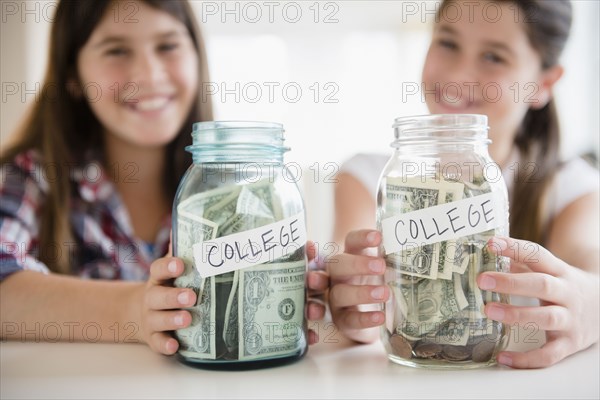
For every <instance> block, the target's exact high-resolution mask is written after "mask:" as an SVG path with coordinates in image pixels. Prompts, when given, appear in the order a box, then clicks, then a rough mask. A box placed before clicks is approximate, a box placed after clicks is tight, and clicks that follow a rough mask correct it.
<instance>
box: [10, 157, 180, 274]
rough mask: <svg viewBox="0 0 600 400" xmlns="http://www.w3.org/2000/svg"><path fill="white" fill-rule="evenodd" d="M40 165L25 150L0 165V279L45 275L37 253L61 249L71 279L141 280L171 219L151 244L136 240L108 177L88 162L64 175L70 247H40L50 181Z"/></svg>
mask: <svg viewBox="0 0 600 400" xmlns="http://www.w3.org/2000/svg"><path fill="white" fill-rule="evenodd" d="M42 165H43V164H42V159H41V157H40V155H39V153H37V152H36V151H33V150H30V151H27V152H24V153H22V154H20V155H18V156H17V157H16V158H15V159H14V161H13V162H12V163H9V164H4V165H2V166H0V280H2V279H4V278H6V277H7V276H8V275H10V274H12V273H13V272H16V271H19V270H22V269H28V270H35V271H40V272H44V273H48V272H49V271H48V268H47V266H46V265H44V264H43V263H42V262H41V261H40V260H39V259H38V256H39V254H40V250H41V251H51V252H53V253H50V255H55V254H57V252H58V251H65V250H66V249H68V250H66V251H68V252H69V257H70V260H71V265H72V270H73V271H72V273H73V275H78V276H80V277H85V278H97V279H122V280H144V279H146V278H147V277H148V274H149V271H150V264H151V262H152V261H153V260H154V259H156V258H158V257H161V256H163V255H164V254H166V252H167V250H168V245H169V236H170V229H171V217H170V216H168V217H166V218H165V220H164V221H163V224H162V225H161V228H160V231H159V233H158V235H157V238H156V242H155V243H154V244H153V246H152V244H151V245H148V244H147V243H145V242H143V241H142V240H140V239H138V238H136V237H135V235H134V232H133V228H132V226H131V222H130V220H129V215H128V213H127V210H126V208H125V206H124V204H123V203H122V201H121V199H120V197H119V194H118V192H117V190H116V188H115V186H114V185H113V183H112V182H111V180H110V177H109V176H108V175H107V174H106V172H105V170H104V169H103V168H102V167H101V166H100V163H98V162H94V161H92V162H89V163H87V164H86V165H85V166H83V167H73V168H71V169H70V171H69V172H70V174H69V175H70V176H69V180H70V183H71V188H72V189H71V199H70V200H71V205H70V210H69V221H70V224H71V229H72V232H73V243H66V244H64V243H63V244H60V245H59V244H58V243H57V244H55V245H52V246H46V247H47V248H45V249H40V248H39V232H40V214H41V208H42V205H43V204H44V199H45V197H46V195H47V193H48V187H49V183H48V182H49V181H50V179H52V176H51V173H50V172H51V171H52V170H51V169H50V170H49V172H48V173H46V171H44V170H43V169H42ZM61 245H62V246H61ZM151 247H153V250H151V249H150V248H151ZM61 249H62V250H61Z"/></svg>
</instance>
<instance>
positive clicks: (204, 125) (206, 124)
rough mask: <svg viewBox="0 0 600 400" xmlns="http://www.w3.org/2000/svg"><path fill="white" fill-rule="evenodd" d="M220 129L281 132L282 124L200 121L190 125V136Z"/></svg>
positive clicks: (242, 121)
mask: <svg viewBox="0 0 600 400" xmlns="http://www.w3.org/2000/svg"><path fill="white" fill-rule="evenodd" d="M215 129H218V130H222V129H261V130H262V129H268V130H279V131H282V132H283V130H284V129H283V124H280V123H278V122H267V121H245V120H228V121H202V122H195V123H194V124H193V125H192V134H193V133H195V132H201V131H210V130H215Z"/></svg>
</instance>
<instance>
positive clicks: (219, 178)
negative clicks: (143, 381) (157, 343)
mask: <svg viewBox="0 0 600 400" xmlns="http://www.w3.org/2000/svg"><path fill="white" fill-rule="evenodd" d="M283 132H284V130H283V126H282V125H281V124H276V123H266V122H201V123H196V124H194V127H193V133H192V137H193V144H192V145H191V146H188V147H187V148H186V150H188V151H190V152H191V153H192V155H193V164H192V166H190V168H189V169H188V171H187V172H186V174H185V176H184V177H183V179H182V181H181V183H180V185H179V188H178V190H177V195H176V197H175V201H174V204H173V255H174V256H176V257H180V258H182V259H183V261H184V264H185V272H184V273H183V275H182V276H180V277H178V278H177V279H175V286H177V287H187V288H191V289H193V290H194V292H195V293H196V295H197V301H196V304H195V305H194V306H193V307H191V308H189V309H188V311H189V312H190V313H191V315H192V323H191V325H190V326H189V327H187V328H184V329H179V330H177V331H176V332H175V336H176V337H177V339H178V341H179V344H180V347H179V351H178V356H179V359H180V360H181V361H182V362H184V363H187V364H191V365H195V366H202V367H214V368H227V369H230V368H235V369H243V368H257V367H263V366H272V365H277V364H282V363H286V362H289V361H292V360H296V359H299V358H300V357H302V356H303V355H304V354H305V352H306V350H307V346H308V342H307V337H308V336H307V322H306V319H305V316H304V315H305V314H304V304H305V299H306V286H305V274H306V266H307V260H306V254H305V244H306V228H305V222H304V205H303V201H302V197H301V195H300V192H299V190H298V187H297V185H296V180H297V179H295V176H294V175H293V174H292V173H291V172H290V171H289V170H288V169H287V168H286V166H285V165H284V164H283V153H284V152H286V151H288V150H289V148H286V147H284V145H283V141H284V137H283Z"/></svg>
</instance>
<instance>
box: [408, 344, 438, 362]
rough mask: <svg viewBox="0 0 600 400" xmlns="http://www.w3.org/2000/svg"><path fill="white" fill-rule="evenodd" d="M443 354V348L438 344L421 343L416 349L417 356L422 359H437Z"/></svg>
mask: <svg viewBox="0 0 600 400" xmlns="http://www.w3.org/2000/svg"><path fill="white" fill-rule="evenodd" d="M441 352H442V346H440V345H439V344H437V343H419V344H418V345H417V346H416V347H415V355H416V356H417V357H420V358H435V357H436V356H437V355H438V354H440V353H441Z"/></svg>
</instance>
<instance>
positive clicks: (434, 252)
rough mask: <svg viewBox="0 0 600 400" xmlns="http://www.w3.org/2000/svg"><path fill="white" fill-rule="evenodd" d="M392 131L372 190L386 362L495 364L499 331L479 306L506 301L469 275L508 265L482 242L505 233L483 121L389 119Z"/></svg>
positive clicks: (503, 194) (498, 181) (499, 186)
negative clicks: (389, 151) (386, 293)
mask: <svg viewBox="0 0 600 400" xmlns="http://www.w3.org/2000/svg"><path fill="white" fill-rule="evenodd" d="M394 130H395V132H394V133H395V139H396V140H395V141H394V142H393V143H392V144H391V146H392V147H393V148H394V149H395V150H394V153H393V155H392V156H391V158H390V160H389V161H388V163H387V164H386V166H385V168H384V170H383V172H382V174H381V178H380V180H379V189H378V194H377V226H378V229H379V230H380V231H381V232H382V236H383V240H382V245H381V246H380V247H379V250H378V251H379V256H381V257H383V258H385V261H386V273H385V282H386V284H387V285H388V286H389V287H390V292H391V295H390V300H389V301H388V302H386V304H384V311H385V313H386V324H385V326H384V327H383V328H382V340H383V343H384V346H385V348H386V351H387V354H388V358H389V359H390V360H392V361H393V362H396V363H398V364H403V365H408V366H412V367H432V368H446V367H454V368H475V367H481V366H487V365H492V364H495V362H496V354H497V353H498V352H499V351H500V350H501V349H503V348H504V347H505V346H506V344H507V340H508V338H507V336H508V335H507V327H506V326H504V325H503V324H501V323H499V322H497V321H492V320H491V319H488V318H486V315H485V314H484V312H483V307H484V305H485V304H487V303H488V302H500V303H508V297H507V296H505V295H501V294H498V293H495V292H491V291H484V290H480V289H479V288H478V286H477V283H476V279H477V276H478V275H479V274H480V273H481V272H483V271H502V272H507V271H508V266H509V261H508V259H507V258H506V257H498V256H496V255H495V254H494V253H492V252H490V251H488V249H487V246H486V244H487V242H488V240H489V239H490V238H491V237H493V236H495V235H502V236H507V235H508V196H507V191H506V185H505V183H504V180H503V178H502V174H501V171H500V168H499V167H498V165H497V164H496V163H494V162H493V161H492V160H491V158H490V156H489V155H488V149H487V146H488V144H489V143H490V140H488V138H487V130H488V127H487V117H486V116H483V115H461V114H452V115H428V116H417V117H406V118H398V119H396V121H395V124H394Z"/></svg>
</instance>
